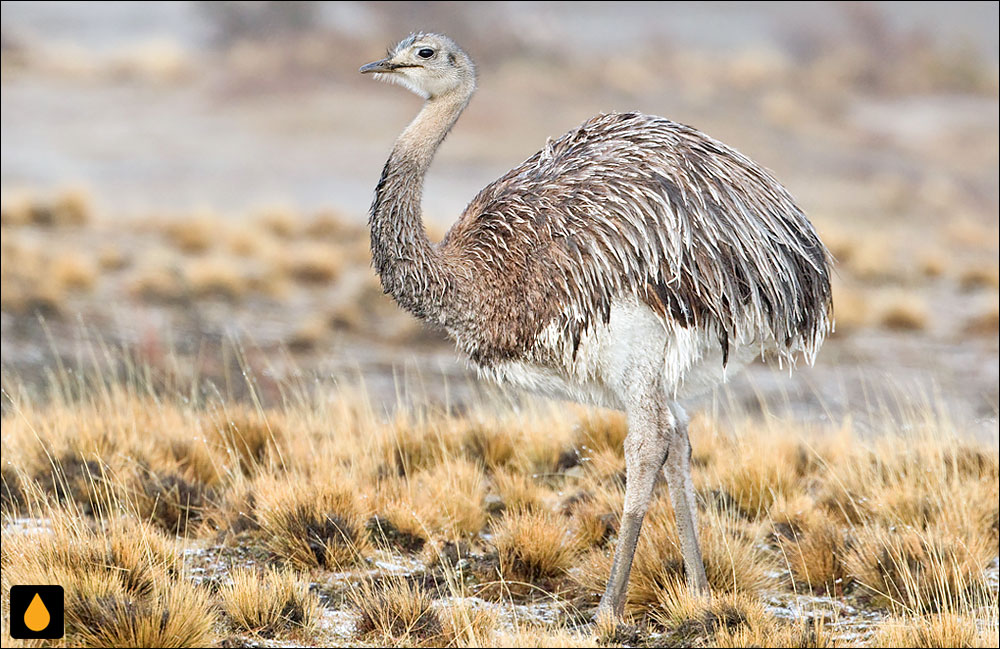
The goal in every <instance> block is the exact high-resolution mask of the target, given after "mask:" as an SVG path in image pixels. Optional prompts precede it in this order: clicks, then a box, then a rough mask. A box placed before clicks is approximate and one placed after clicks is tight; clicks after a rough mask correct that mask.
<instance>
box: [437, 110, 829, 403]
mask: <svg viewBox="0 0 1000 649" xmlns="http://www.w3.org/2000/svg"><path fill="white" fill-rule="evenodd" d="M734 187H735V188H736V190H734V189H733V188H734ZM753 197H756V200H754V198H753ZM734 216H735V218H734ZM802 222H804V223H805V224H807V225H808V221H806V220H805V217H804V216H803V215H802V213H801V212H800V211H799V210H798V208H796V207H795V204H794V203H793V202H792V200H791V197H790V196H788V194H787V192H785V191H784V189H783V188H781V186H780V185H778V184H777V183H776V182H775V181H774V180H773V179H772V178H771V176H770V174H768V173H767V172H766V171H765V170H763V169H762V168H760V167H759V166H757V165H756V164H755V163H753V162H752V161H750V160H749V159H747V158H746V157H744V156H742V155H741V154H739V153H737V152H736V151H734V150H732V149H731V148H729V147H727V146H726V145H724V144H721V143H719V142H717V141H715V140H712V139H711V138H709V137H707V136H705V135H704V134H702V133H700V132H698V131H696V130H694V129H691V128H689V127H685V126H682V125H680V124H676V123H674V122H671V121H669V120H666V119H663V118H658V117H651V116H647V115H642V114H637V113H624V114H609V115H600V116H598V117H595V118H593V119H591V120H589V121H588V122H586V123H585V124H583V125H582V126H580V127H579V128H577V129H574V130H573V131H571V132H569V133H567V134H566V135H564V136H562V137H561V138H559V139H557V140H555V141H551V140H550V141H549V142H548V143H547V145H546V147H545V148H544V149H543V150H541V151H539V152H538V153H537V154H535V155H534V156H532V157H531V158H529V159H528V160H526V161H525V162H524V163H522V164H521V165H519V166H518V167H516V168H514V169H512V170H511V171H510V172H508V173H507V174H506V175H505V176H504V177H503V178H501V179H499V180H497V181H496V182H494V183H492V184H490V185H489V186H488V187H486V188H485V189H483V190H482V191H481V192H480V193H479V195H478V196H477V197H476V198H475V199H474V200H473V201H472V202H471V203H470V205H469V206H468V208H467V209H466V210H465V212H464V213H463V215H462V217H461V218H460V219H459V220H458V222H457V223H456V224H455V226H454V227H453V228H452V230H451V231H450V232H449V233H448V235H447V237H446V238H445V240H444V241H443V242H442V243H441V244H440V245H438V246H436V249H437V251H438V253H439V255H440V257H441V258H442V259H446V260H448V261H449V262H450V264H451V267H452V268H453V269H454V272H455V273H457V274H458V276H459V277H460V278H461V279H462V280H463V281H460V282H456V283H454V284H453V285H452V286H450V287H448V289H447V291H448V293H450V295H448V298H449V299H450V300H451V302H452V304H461V305H465V308H463V309H451V310H447V311H446V312H445V313H443V314H442V315H441V317H440V324H442V325H443V326H444V327H445V329H446V330H447V331H448V333H449V334H450V335H451V336H452V338H454V340H455V341H456V342H457V344H458V346H459V348H460V349H462V350H463V351H464V352H465V353H466V354H467V355H468V357H469V358H471V359H472V360H473V361H474V362H475V363H476V365H477V367H478V368H479V369H480V372H481V373H482V374H483V375H485V376H488V377H490V378H493V379H495V380H498V381H501V382H508V383H512V384H514V385H517V386H518V387H522V388H525V389H528V390H531V391H534V392H540V393H543V394H547V395H550V396H557V397H560V398H568V399H573V400H577V401H581V402H584V403H591V404H595V405H601V406H606V407H613V408H624V407H625V403H624V401H623V399H624V398H626V397H627V394H628V388H627V387H625V386H624V383H625V382H623V380H622V376H623V375H624V374H626V373H627V369H628V368H629V367H631V366H635V365H637V364H641V365H642V366H643V367H644V370H643V371H644V372H656V373H658V374H659V375H660V379H661V380H662V385H663V388H664V390H665V392H666V394H667V395H668V396H669V397H671V398H684V397H687V396H691V395H693V394H696V393H698V392H700V391H702V390H705V389H709V388H711V387H712V386H714V385H716V384H718V383H719V382H720V381H722V380H724V378H725V377H726V376H727V375H731V374H732V373H733V372H734V371H737V370H738V369H739V367H740V366H741V365H742V364H744V363H745V362H746V361H747V360H748V359H749V358H752V357H753V356H754V355H762V356H763V355H778V356H782V357H785V358H787V359H789V360H790V361H791V360H793V359H794V355H795V354H796V353H797V352H805V353H806V354H807V355H808V356H809V357H810V358H811V355H812V354H813V353H814V352H815V349H816V347H817V345H818V343H819V341H821V340H822V332H823V331H825V328H826V326H827V321H826V320H825V314H826V310H825V308H820V309H819V310H818V313H817V310H816V309H815V307H816V305H820V306H822V304H823V301H824V300H826V299H828V294H827V293H826V291H828V285H825V284H824V282H823V279H824V277H823V272H824V271H825V263H826V260H825V250H824V249H823V247H822V244H820V243H819V239H818V237H816V235H815V233H814V232H812V228H811V226H808V227H807V229H805V230H803V228H802V227H801V225H802ZM761 241H764V242H767V243H768V244H771V245H770V246H769V248H768V249H766V250H764V251H761V250H760V249H759V248H760V247H759V245H758V244H759V243H760V242H761ZM774 243H777V244H778V246H777V247H776V246H774V245H773V244H774ZM779 338H780V339H781V344H779V343H778V339H779ZM637 355H638V356H639V357H637Z"/></svg>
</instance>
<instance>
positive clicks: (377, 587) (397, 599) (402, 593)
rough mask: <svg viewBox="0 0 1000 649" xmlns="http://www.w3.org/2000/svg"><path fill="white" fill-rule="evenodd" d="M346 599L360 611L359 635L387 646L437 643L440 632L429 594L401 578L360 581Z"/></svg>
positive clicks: (440, 626)
mask: <svg viewBox="0 0 1000 649" xmlns="http://www.w3.org/2000/svg"><path fill="white" fill-rule="evenodd" d="M349 601H350V603H351V605H352V606H353V608H354V609H355V610H356V611H357V612H358V613H359V614H360V620H359V621H358V622H357V625H356V627H357V632H358V634H359V635H360V636H361V637H362V638H369V639H371V640H373V641H375V642H378V643H380V644H385V645H387V646H397V647H398V646H409V645H413V646H422V645H427V646H437V644H438V643H439V641H440V639H441V637H442V635H443V633H444V626H443V625H442V623H441V619H440V617H438V614H437V611H436V610H435V609H434V607H433V599H432V598H431V596H430V595H429V594H428V593H427V592H426V591H425V590H424V589H423V587H422V586H420V585H419V584H416V583H413V582H410V581H407V580H405V579H400V578H392V577H387V578H385V579H382V580H379V581H377V582H373V581H367V580H366V581H362V582H361V584H360V585H359V586H358V587H357V588H356V589H354V590H352V591H351V594H350V598H349Z"/></svg>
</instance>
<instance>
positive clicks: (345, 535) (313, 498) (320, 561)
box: [256, 475, 371, 570]
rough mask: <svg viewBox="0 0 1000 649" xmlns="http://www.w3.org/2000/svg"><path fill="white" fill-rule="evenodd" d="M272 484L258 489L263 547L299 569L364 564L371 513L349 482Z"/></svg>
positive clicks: (293, 479)
mask: <svg viewBox="0 0 1000 649" xmlns="http://www.w3.org/2000/svg"><path fill="white" fill-rule="evenodd" d="M303 478H304V476H294V475H293V476H290V477H288V478H287V479H284V478H282V479H276V478H268V479H263V480H261V481H260V482H259V483H258V489H257V510H256V516H257V519H258V520H259V521H260V526H261V528H262V530H263V532H264V535H265V542H264V543H265V547H267V549H268V550H270V551H271V553H272V554H274V555H275V556H276V557H277V558H278V559H279V560H281V561H282V562H285V563H288V564H290V565H291V566H294V567H298V568H328V569H334V570H336V569H340V568H343V567H350V566H352V565H355V564H357V563H358V562H359V561H361V560H362V559H363V558H364V556H365V555H366V554H367V553H368V552H369V551H370V548H371V545H370V542H369V540H368V533H367V530H366V529H365V521H366V520H367V512H366V511H365V508H364V505H363V504H362V502H361V500H360V499H359V498H358V494H357V490H356V489H355V488H354V487H353V486H352V484H351V482H350V480H349V479H347V478H345V477H340V476H328V477H327V478H326V479H325V480H322V481H317V480H315V479H314V480H305V479H303Z"/></svg>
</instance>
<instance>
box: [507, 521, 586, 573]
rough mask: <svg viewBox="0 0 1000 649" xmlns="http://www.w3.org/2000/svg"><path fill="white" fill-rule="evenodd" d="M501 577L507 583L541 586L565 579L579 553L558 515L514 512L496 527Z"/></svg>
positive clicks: (571, 536)
mask: <svg viewBox="0 0 1000 649" xmlns="http://www.w3.org/2000/svg"><path fill="white" fill-rule="evenodd" d="M493 545H494V546H496V549H497V555H498V559H499V562H500V575H501V576H502V577H503V579H505V580H507V581H525V582H531V583H535V582H541V581H544V580H549V579H553V578H556V577H561V576H563V575H564V574H565V573H566V571H567V570H568V569H569V567H570V565H571V564H572V562H573V559H574V557H575V555H576V552H577V547H576V539H575V538H574V536H573V534H572V532H571V531H570V530H569V529H567V526H566V521H565V519H563V517H561V516H560V515H559V514H556V513H553V512H548V511H533V512H524V511H513V512H508V513H507V514H505V515H504V517H503V519H501V520H500V521H499V522H498V523H497V524H495V525H494V526H493Z"/></svg>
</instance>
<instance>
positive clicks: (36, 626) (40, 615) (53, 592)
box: [10, 586, 65, 640]
mask: <svg viewBox="0 0 1000 649" xmlns="http://www.w3.org/2000/svg"><path fill="white" fill-rule="evenodd" d="M63 598H64V594H63V587H62V586H11V587H10V637H12V638H16V639H18V640H36V639H37V640H58V639H59V638H61V637H63V633H64V629H63V626H64V623H65V616H64V612H65V611H64V609H63Z"/></svg>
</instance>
